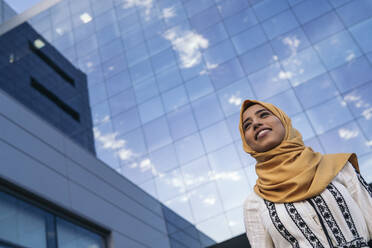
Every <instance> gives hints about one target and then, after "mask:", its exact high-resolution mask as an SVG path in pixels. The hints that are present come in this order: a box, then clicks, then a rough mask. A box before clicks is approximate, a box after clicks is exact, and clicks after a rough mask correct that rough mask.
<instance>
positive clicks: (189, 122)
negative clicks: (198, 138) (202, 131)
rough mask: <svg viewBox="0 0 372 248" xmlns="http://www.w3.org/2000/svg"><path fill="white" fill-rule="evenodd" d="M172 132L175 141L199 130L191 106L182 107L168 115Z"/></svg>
mask: <svg viewBox="0 0 372 248" xmlns="http://www.w3.org/2000/svg"><path fill="white" fill-rule="evenodd" d="M167 117H168V123H169V128H170V132H171V134H172V137H173V139H174V140H178V139H179V138H182V137H185V136H187V135H189V134H192V133H194V132H195V131H196V130H197V126H196V122H195V119H194V117H193V113H192V110H191V108H190V105H187V106H184V107H181V108H179V109H177V110H176V111H173V112H172V113H169V114H168V115H167Z"/></svg>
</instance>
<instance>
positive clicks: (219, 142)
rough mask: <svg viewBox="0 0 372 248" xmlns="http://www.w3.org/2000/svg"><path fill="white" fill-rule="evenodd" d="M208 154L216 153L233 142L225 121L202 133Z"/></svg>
mask: <svg viewBox="0 0 372 248" xmlns="http://www.w3.org/2000/svg"><path fill="white" fill-rule="evenodd" d="M200 135H201V136H202V138H203V143H204V145H205V149H206V150H207V152H210V151H214V150H216V149H218V148H221V147H223V146H225V145H227V144H230V143H231V142H232V138H231V135H230V132H229V129H228V127H227V125H226V122H225V121H221V122H219V123H217V124H215V125H213V126H210V127H208V128H206V129H203V130H202V131H200Z"/></svg>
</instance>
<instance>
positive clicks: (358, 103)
mask: <svg viewBox="0 0 372 248" xmlns="http://www.w3.org/2000/svg"><path fill="white" fill-rule="evenodd" d="M344 100H345V102H349V103H354V106H355V107H357V108H366V109H365V110H363V112H362V115H363V117H364V118H365V119H366V120H369V119H371V118H372V107H371V106H370V104H369V103H366V102H364V101H363V99H361V96H357V95H355V93H350V94H348V95H346V96H345V97H344Z"/></svg>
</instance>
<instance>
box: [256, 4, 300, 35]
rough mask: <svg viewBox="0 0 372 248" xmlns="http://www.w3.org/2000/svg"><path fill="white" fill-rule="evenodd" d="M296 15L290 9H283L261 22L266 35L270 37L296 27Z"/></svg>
mask: <svg viewBox="0 0 372 248" xmlns="http://www.w3.org/2000/svg"><path fill="white" fill-rule="evenodd" d="M298 25H299V24H298V22H297V20H296V17H295V16H294V15H293V13H292V11H291V10H287V11H284V12H282V13H280V14H278V15H276V16H274V17H272V18H270V19H269V20H267V21H265V22H263V23H262V26H263V28H264V30H265V32H266V34H267V36H268V37H269V38H270V39H272V38H274V37H276V36H278V35H281V34H283V33H285V32H288V31H290V30H292V29H294V28H295V27H298Z"/></svg>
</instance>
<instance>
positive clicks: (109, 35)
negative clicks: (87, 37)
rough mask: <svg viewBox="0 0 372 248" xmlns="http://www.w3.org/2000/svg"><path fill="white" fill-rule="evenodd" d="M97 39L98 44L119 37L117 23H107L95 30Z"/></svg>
mask: <svg viewBox="0 0 372 248" xmlns="http://www.w3.org/2000/svg"><path fill="white" fill-rule="evenodd" d="M96 34H97V41H98V44H99V45H100V46H102V45H103V44H106V43H107V42H110V41H112V40H113V39H115V38H118V37H120V33H119V28H118V26H117V25H109V26H106V27H105V28H103V29H101V30H99V31H97V32H96Z"/></svg>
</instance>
